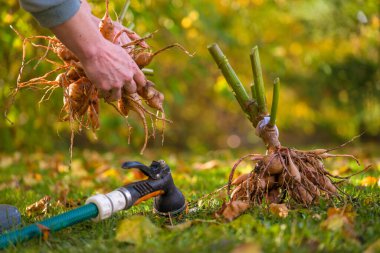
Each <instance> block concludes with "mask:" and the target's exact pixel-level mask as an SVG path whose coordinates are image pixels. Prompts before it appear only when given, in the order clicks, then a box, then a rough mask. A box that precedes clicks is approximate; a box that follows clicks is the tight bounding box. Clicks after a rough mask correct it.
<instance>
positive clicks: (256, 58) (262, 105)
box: [250, 46, 268, 115]
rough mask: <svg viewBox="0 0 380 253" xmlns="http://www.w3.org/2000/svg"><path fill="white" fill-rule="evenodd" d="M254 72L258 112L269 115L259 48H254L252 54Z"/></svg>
mask: <svg viewBox="0 0 380 253" xmlns="http://www.w3.org/2000/svg"><path fill="white" fill-rule="evenodd" d="M250 59H251V65H252V72H253V77H254V83H255V85H254V88H255V94H256V101H257V104H258V110H259V113H260V114H261V115H266V114H268V109H267V106H266V99H265V87H264V79H263V74H262V71H261V63H260V55H259V48H258V47H257V46H255V47H254V48H252V52H251V54H250Z"/></svg>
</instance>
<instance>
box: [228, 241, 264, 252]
mask: <svg viewBox="0 0 380 253" xmlns="http://www.w3.org/2000/svg"><path fill="white" fill-rule="evenodd" d="M260 252H262V251H261V247H260V245H258V244H256V243H253V242H249V243H243V244H240V245H239V246H237V247H236V248H234V249H233V250H232V251H231V253H260Z"/></svg>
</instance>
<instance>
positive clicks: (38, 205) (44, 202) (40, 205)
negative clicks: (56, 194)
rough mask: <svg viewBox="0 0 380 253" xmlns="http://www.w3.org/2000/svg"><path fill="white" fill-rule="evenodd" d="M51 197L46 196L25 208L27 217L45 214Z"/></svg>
mask: <svg viewBox="0 0 380 253" xmlns="http://www.w3.org/2000/svg"><path fill="white" fill-rule="evenodd" d="M50 199H51V197H50V196H48V195H46V196H45V197H43V198H42V199H40V200H38V201H37V202H35V203H33V204H31V205H29V206H28V207H26V209H25V211H26V214H27V215H28V216H31V215H40V214H44V215H45V214H46V213H47V211H48V207H49V204H50Z"/></svg>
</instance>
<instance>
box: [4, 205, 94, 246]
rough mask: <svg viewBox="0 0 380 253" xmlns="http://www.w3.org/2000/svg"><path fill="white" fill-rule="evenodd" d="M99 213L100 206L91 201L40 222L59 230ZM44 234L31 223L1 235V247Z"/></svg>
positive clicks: (52, 229) (51, 228) (51, 229)
mask: <svg viewBox="0 0 380 253" xmlns="http://www.w3.org/2000/svg"><path fill="white" fill-rule="evenodd" d="M97 215H98V208H97V207H96V205H95V204H93V203H90V204H87V205H84V206H81V207H78V208H76V209H74V210H71V211H68V212H66V213H63V214H60V215H57V216H54V217H52V218H50V219H47V220H44V221H41V222H39V223H38V224H41V225H43V226H45V227H47V228H49V229H50V231H52V232H53V231H58V230H61V229H63V228H66V227H69V226H72V225H74V224H77V223H79V222H82V221H85V220H88V219H91V218H95V217H96V216H97ZM41 234H42V231H41V229H40V228H39V227H38V226H37V223H36V224H32V225H29V226H27V227H24V228H22V229H18V230H15V231H12V232H9V233H7V234H4V235H2V236H0V249H3V248H6V247H7V246H9V245H10V244H16V243H18V242H21V241H25V240H28V239H30V238H32V237H35V236H39V235H41Z"/></svg>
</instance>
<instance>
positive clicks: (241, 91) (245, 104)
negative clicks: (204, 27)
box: [208, 43, 258, 126]
mask: <svg viewBox="0 0 380 253" xmlns="http://www.w3.org/2000/svg"><path fill="white" fill-rule="evenodd" d="M208 50H209V52H210V54H211V55H212V57H213V59H214V61H215V62H216V64H217V65H218V67H219V69H220V70H221V71H222V74H223V76H224V78H225V79H226V81H227V83H228V84H229V86H230V87H231V88H232V90H233V92H234V95H235V98H236V100H237V101H238V102H239V104H240V107H241V108H242V110H243V111H244V112H245V113H246V114H247V115H248V117H249V120H250V121H251V122H252V124H253V125H254V126H256V125H257V123H258V119H257V116H258V108H257V106H256V103H255V102H254V100H252V99H251V98H250V97H249V96H248V93H247V91H246V90H245V88H244V86H243V84H242V83H241V81H240V80H239V78H238V76H237V75H236V73H235V71H234V70H233V68H232V67H231V65H230V64H229V62H228V59H227V57H226V56H225V55H224V54H223V52H222V50H221V49H220V48H219V46H218V45H217V44H215V43H214V44H212V45H210V46H208Z"/></svg>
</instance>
